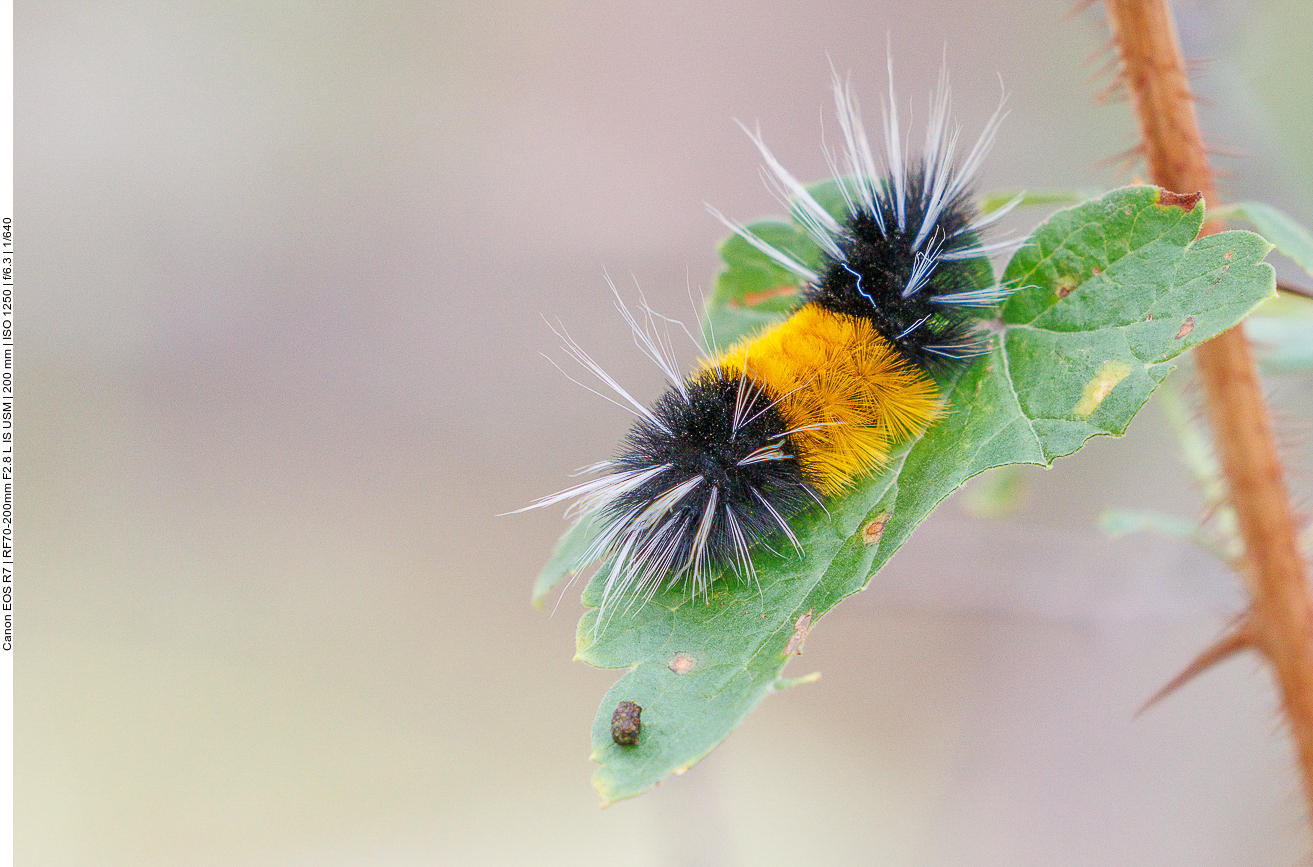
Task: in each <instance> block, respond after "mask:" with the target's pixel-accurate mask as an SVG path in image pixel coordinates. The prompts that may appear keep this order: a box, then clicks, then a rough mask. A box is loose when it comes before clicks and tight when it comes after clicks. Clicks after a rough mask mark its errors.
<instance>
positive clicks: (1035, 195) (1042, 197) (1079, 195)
mask: <svg viewBox="0 0 1313 867" xmlns="http://www.w3.org/2000/svg"><path fill="white" fill-rule="evenodd" d="M1098 195H1099V194H1098V193H1096V192H1092V191H1089V190H1036V191H1033V192H1032V191H1030V190H994V191H992V192H988V193H985V194H984V195H982V196H981V197H980V213H982V214H988V213H989V212H990V211H996V210H998V209H999V208H1001V207H1003V206H1004V205H1006V204H1007V203H1008V202H1010V201H1012V200H1013V199H1015V198H1016V197H1017V196H1021V202H1020V203H1019V204H1018V205H1017V207H1019V208H1024V207H1026V206H1027V205H1070V204H1075V203H1076V202H1084V201H1088V200H1090V199H1093V198H1097V197H1098Z"/></svg>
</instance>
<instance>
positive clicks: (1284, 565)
mask: <svg viewBox="0 0 1313 867" xmlns="http://www.w3.org/2000/svg"><path fill="white" fill-rule="evenodd" d="M1104 6H1105V7H1106V9H1107V12H1108V22H1109V25H1110V26H1111V28H1112V32H1113V36H1114V37H1115V38H1116V40H1117V43H1118V47H1119V50H1120V52H1121V57H1122V65H1123V74H1124V76H1125V80H1126V83H1127V87H1128V88H1129V90H1130V93H1131V99H1132V102H1133V104H1134V106H1135V112H1136V116H1137V117H1138V119H1139V123H1140V134H1141V138H1142V140H1143V148H1144V157H1145V160H1146V162H1147V163H1148V166H1149V174H1150V177H1151V178H1152V179H1153V181H1154V183H1156V184H1158V185H1159V186H1162V187H1165V188H1167V189H1169V190H1175V191H1178V192H1186V193H1189V192H1194V191H1199V192H1202V193H1203V194H1204V197H1205V199H1206V200H1207V201H1210V202H1211V201H1216V189H1215V188H1214V186H1213V173H1212V170H1211V169H1210V168H1209V165H1208V156H1207V150H1206V147H1205V145H1204V141H1203V138H1202V136H1201V135H1200V134H1199V125H1198V122H1197V120H1196V117H1195V110H1194V102H1193V100H1192V98H1191V94H1190V86H1189V82H1188V80H1187V77H1186V67H1185V63H1184V62H1183V60H1182V58H1181V49H1180V45H1179V43H1178V41H1177V37H1176V27H1175V24H1174V23H1173V21H1172V15H1171V9H1170V8H1169V6H1168V3H1167V0H1104ZM1219 228H1220V226H1218V225H1215V224H1213V223H1208V224H1205V226H1204V229H1203V233H1204V234H1207V233H1210V232H1215V231H1218V229H1219ZM1195 358H1196V360H1197V361H1198V364H1199V374H1200V377H1201V379H1202V382H1203V386H1204V393H1205V402H1206V408H1207V411H1208V416H1209V419H1210V421H1211V423H1212V427H1213V432H1214V435H1215V437H1216V443H1217V450H1218V457H1219V459H1220V462H1221V465H1222V470H1223V473H1224V474H1225V476H1226V479H1227V483H1228V490H1229V494H1230V498H1231V502H1232V505H1233V506H1234V507H1235V510H1236V514H1237V518H1238V522H1239V527H1240V534H1241V537H1242V538H1243V540H1244V543H1245V578H1246V580H1247V582H1248V584H1249V590H1250V594H1251V597H1252V604H1251V611H1250V614H1249V616H1248V618H1247V623H1248V625H1249V628H1250V629H1251V630H1252V640H1253V644H1254V646H1255V647H1257V649H1258V650H1259V651H1260V652H1261V653H1262V654H1263V655H1264V656H1265V657H1266V658H1267V660H1268V662H1269V663H1270V664H1271V666H1272V669H1273V673H1274V675H1275V677H1276V681H1277V685H1278V686H1279V688H1280V691H1281V700H1282V705H1283V708H1284V710H1285V713H1286V717H1287V718H1288V720H1289V721H1290V730H1291V734H1292V736H1293V737H1294V740H1295V745H1296V749H1297V751H1298V754H1299V762H1300V769H1301V771H1302V772H1303V778H1304V791H1305V795H1306V796H1307V797H1308V798H1309V801H1310V804H1311V805H1313V601H1311V600H1310V597H1309V591H1308V584H1307V582H1306V580H1305V573H1304V562H1303V559H1302V557H1301V556H1300V551H1299V546H1298V533H1297V526H1296V521H1295V515H1294V511H1293V509H1292V508H1291V504H1290V496H1289V494H1288V492H1287V490H1286V486H1285V482H1284V480H1283V472H1282V467H1281V462H1280V461H1279V460H1278V458H1277V450H1276V445H1275V442H1274V440H1273V437H1272V424H1271V421H1270V419H1269V417H1268V412H1267V406H1266V404H1265V402H1264V400H1263V395H1262V391H1261V388H1260V385H1259V380H1258V374H1257V372H1256V368H1255V366H1254V362H1253V357H1252V355H1251V354H1250V351H1249V345H1248V343H1247V342H1246V341H1245V337H1244V334H1243V332H1242V331H1241V329H1239V328H1233V329H1231V330H1230V331H1227V332H1225V333H1223V334H1221V335H1219V336H1217V337H1215V338H1213V339H1212V340H1210V341H1209V342H1207V343H1204V344H1202V345H1200V346H1199V347H1198V348H1197V349H1196V354H1195Z"/></svg>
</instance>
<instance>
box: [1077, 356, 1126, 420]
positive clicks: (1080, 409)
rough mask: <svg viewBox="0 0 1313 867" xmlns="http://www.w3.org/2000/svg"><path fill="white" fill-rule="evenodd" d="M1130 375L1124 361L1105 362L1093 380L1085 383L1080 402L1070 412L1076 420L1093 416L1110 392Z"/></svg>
mask: <svg viewBox="0 0 1313 867" xmlns="http://www.w3.org/2000/svg"><path fill="white" fill-rule="evenodd" d="M1130 374H1131V366H1130V365H1129V364H1127V363H1126V362H1124V361H1107V362H1104V364H1103V367H1100V368H1099V372H1098V373H1096V374H1095V375H1094V378H1093V379H1091V380H1090V381H1089V382H1087V383H1085V388H1084V389H1083V390H1082V391H1081V396H1080V400H1079V401H1077V402H1076V408H1075V409H1074V410H1072V412H1074V413H1075V414H1076V417H1077V418H1089V417H1090V416H1092V415H1094V411H1095V410H1096V409H1098V408H1099V406H1100V405H1102V403H1103V401H1104V399H1105V398H1107V396H1108V395H1110V394H1112V390H1113V389H1114V388H1116V387H1117V383H1119V382H1121V381H1122V380H1123V379H1125V378H1126V377H1128V376H1130Z"/></svg>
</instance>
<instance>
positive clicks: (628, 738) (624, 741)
mask: <svg viewBox="0 0 1313 867" xmlns="http://www.w3.org/2000/svg"><path fill="white" fill-rule="evenodd" d="M642 713H643V709H642V708H641V707H639V706H638V705H636V704H634V703H633V702H632V701H622V702H620V704H618V705H616V708H615V713H613V714H611V740H613V741H615V742H616V743H617V744H618V745H620V746H622V747H632V746H633V745H634V744H636V743H638V733H639V732H640V731H642V729H643V723H642V722H641V721H640V720H639V715H640V714H642Z"/></svg>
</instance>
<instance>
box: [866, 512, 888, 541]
mask: <svg viewBox="0 0 1313 867" xmlns="http://www.w3.org/2000/svg"><path fill="white" fill-rule="evenodd" d="M889 517H890V516H889V513H888V512H881V513H880V514H878V515H876V516H875V520H873V521H871V523H869V524H867V525H866V526H865V527H863V528H862V541H863V542H865V543H866V544H868V545H875V544H877V543H879V541H880V538H881V537H882V536H884V528H885V525H887V524H888V523H889Z"/></svg>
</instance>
